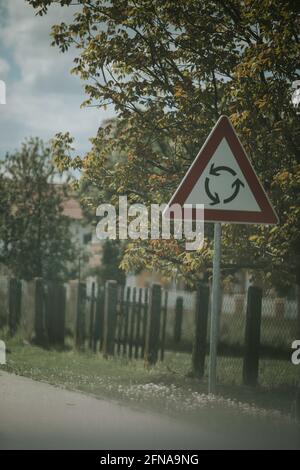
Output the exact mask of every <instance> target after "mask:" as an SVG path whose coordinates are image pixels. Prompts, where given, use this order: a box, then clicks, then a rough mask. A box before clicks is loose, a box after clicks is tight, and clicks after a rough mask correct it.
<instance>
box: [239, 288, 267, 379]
mask: <svg viewBox="0 0 300 470" xmlns="http://www.w3.org/2000/svg"><path fill="white" fill-rule="evenodd" d="M261 307H262V289H261V288H260V287H256V286H250V287H249V289H248V295H247V313H246V328H245V355H244V363H243V382H244V385H250V386H256V385H257V380H258V368H259V355H260V351H259V350H260V329H261Z"/></svg>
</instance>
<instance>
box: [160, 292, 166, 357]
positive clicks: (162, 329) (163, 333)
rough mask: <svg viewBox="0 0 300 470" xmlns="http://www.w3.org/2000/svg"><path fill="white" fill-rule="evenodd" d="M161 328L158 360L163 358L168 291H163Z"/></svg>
mask: <svg viewBox="0 0 300 470" xmlns="http://www.w3.org/2000/svg"><path fill="white" fill-rule="evenodd" d="M162 311H163V317H162V326H161V344H160V360H161V361H163V360H164V358H165V341H166V327H167V313H168V291H164V305H163V308H162Z"/></svg>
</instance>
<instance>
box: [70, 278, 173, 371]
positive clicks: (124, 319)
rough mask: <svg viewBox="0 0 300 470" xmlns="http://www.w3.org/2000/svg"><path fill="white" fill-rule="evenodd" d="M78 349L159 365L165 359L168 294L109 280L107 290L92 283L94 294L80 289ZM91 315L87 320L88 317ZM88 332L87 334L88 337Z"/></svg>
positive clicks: (154, 288)
mask: <svg viewBox="0 0 300 470" xmlns="http://www.w3.org/2000/svg"><path fill="white" fill-rule="evenodd" d="M79 292H80V294H79V295H80V296H81V297H82V298H81V299H80V300H79V303H78V305H79V306H80V305H81V304H82V303H84V301H86V302H87V308H85V309H84V308H80V307H79V309H78V317H77V318H78V320H77V323H78V325H77V331H76V346H77V348H79V349H81V348H83V347H85V346H86V341H87V342H88V347H89V348H90V349H91V350H92V351H94V352H96V351H102V352H103V354H104V356H106V357H108V356H113V355H118V356H123V357H127V358H128V359H133V358H135V359H138V358H145V359H146V360H147V362H149V363H155V362H156V361H157V360H158V358H159V359H160V360H163V359H164V351H165V336H166V322H167V310H168V292H167V291H163V290H162V288H161V286H160V285H158V284H154V285H153V286H152V287H151V288H149V289H148V288H136V287H133V288H131V287H124V286H118V284H117V283H116V282H115V281H108V282H107V283H106V285H105V287H104V288H103V287H102V286H98V287H97V286H96V284H95V283H93V284H92V288H91V293H90V295H86V292H85V289H84V287H81V288H80V287H79ZM85 315H87V318H84V317H85ZM85 331H87V334H85Z"/></svg>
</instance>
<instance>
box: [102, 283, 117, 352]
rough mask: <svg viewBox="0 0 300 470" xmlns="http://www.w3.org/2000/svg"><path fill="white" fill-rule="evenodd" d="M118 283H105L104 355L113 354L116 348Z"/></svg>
mask: <svg viewBox="0 0 300 470" xmlns="http://www.w3.org/2000/svg"><path fill="white" fill-rule="evenodd" d="M117 303H118V284H117V282H116V281H107V282H106V284H105V303H104V342H103V355H104V357H108V356H113V355H114V350H115V335H116V325H117Z"/></svg>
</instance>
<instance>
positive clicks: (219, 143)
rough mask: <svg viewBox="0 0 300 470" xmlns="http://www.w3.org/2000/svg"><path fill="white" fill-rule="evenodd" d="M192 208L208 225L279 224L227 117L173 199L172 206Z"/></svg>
mask: <svg viewBox="0 0 300 470" xmlns="http://www.w3.org/2000/svg"><path fill="white" fill-rule="evenodd" d="M173 204H179V205H180V206H182V207H183V206H184V205H187V204H189V205H192V206H193V209H192V219H194V220H195V219H197V218H199V217H200V214H202V212H201V211H199V212H198V211H197V210H196V207H195V206H196V204H203V205H204V221H205V222H231V223H249V224H276V223H277V222H278V218H277V215H276V213H275V211H274V209H273V207H272V205H271V203H270V201H269V199H268V196H267V195H266V193H265V191H264V189H263V187H262V185H261V183H260V181H259V179H258V177H257V175H256V173H255V171H254V169H253V167H252V165H251V163H250V161H249V159H248V157H247V155H246V153H245V150H244V149H243V147H242V144H241V142H240V140H239V138H238V136H237V134H236V132H235V130H234V129H233V127H232V125H231V123H230V120H229V119H228V117H227V116H221V117H220V119H219V120H218V122H217V124H216V125H215V127H214V128H213V130H212V131H211V133H210V135H209V136H208V138H207V140H206V141H205V143H204V145H203V147H202V148H201V150H200V152H199V153H198V155H197V157H196V158H195V160H194V162H193V163H192V165H191V167H190V168H189V170H188V172H187V173H186V175H185V177H184V178H183V180H182V182H181V184H180V186H179V187H178V189H177V191H176V192H175V194H174V195H173V196H172V198H171V200H170V202H169V204H168V206H167V208H166V210H165V212H164V215H165V216H166V217H168V216H169V217H172V212H169V208H170V206H172V205H173ZM202 217H203V214H202Z"/></svg>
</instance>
